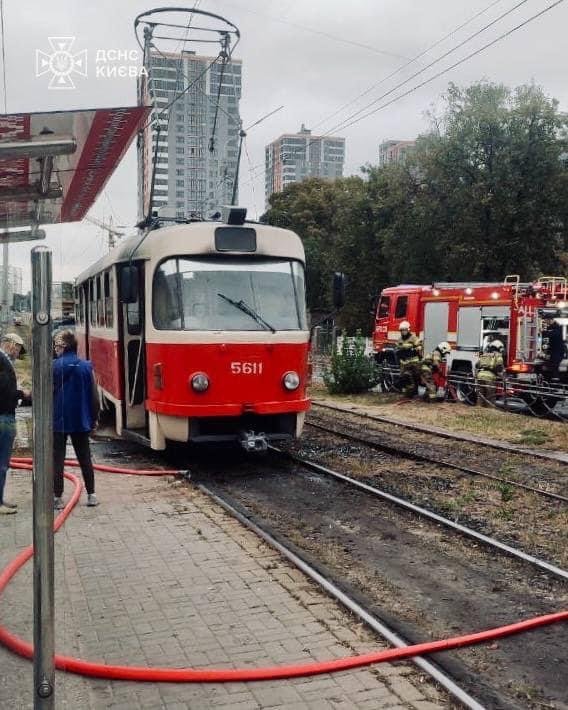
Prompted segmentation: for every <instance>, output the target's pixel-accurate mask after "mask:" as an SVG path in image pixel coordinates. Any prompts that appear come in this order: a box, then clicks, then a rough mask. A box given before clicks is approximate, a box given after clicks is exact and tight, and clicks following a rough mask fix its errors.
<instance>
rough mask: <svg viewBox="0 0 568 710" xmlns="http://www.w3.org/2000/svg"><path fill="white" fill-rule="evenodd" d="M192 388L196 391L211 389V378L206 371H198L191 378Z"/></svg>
mask: <svg viewBox="0 0 568 710" xmlns="http://www.w3.org/2000/svg"><path fill="white" fill-rule="evenodd" d="M190 382H191V388H192V389H193V390H195V391H196V392H205V390H207V389H209V378H208V377H207V375H206V374H205V373H204V372H196V373H195V375H192V376H191V379H190Z"/></svg>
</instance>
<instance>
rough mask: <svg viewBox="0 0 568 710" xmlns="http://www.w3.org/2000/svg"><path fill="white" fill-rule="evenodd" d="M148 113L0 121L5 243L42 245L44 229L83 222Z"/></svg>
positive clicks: (130, 110) (1, 237) (91, 112)
mask: <svg viewBox="0 0 568 710" xmlns="http://www.w3.org/2000/svg"><path fill="white" fill-rule="evenodd" d="M149 110H150V108H149V107H148V106H131V107H120V108H105V109H87V110H73V111H54V112H48V113H19V114H1V115H0V241H6V240H7V241H23V240H25V239H33V238H38V237H39V238H41V236H42V235H41V234H40V230H38V227H39V226H40V225H44V224H55V223H59V222H77V221H79V220H81V219H83V217H84V216H85V215H86V214H87V212H88V211H89V209H90V208H91V207H92V205H93V203H94V202H95V200H96V199H97V197H98V195H99V194H100V192H101V190H102V189H103V188H104V186H105V184H106V183H107V181H108V179H109V178H110V176H111V175H112V173H113V172H114V170H115V168H116V166H117V165H118V163H119V162H120V160H121V159H122V157H123V155H124V153H125V152H126V150H127V148H128V147H129V145H130V143H131V142H132V139H133V138H134V136H135V135H136V133H137V131H139V130H140V128H141V127H142V125H143V124H144V122H145V121H146V119H147V116H148V112H149ZM9 230H12V231H9ZM14 230H15V231H14ZM34 234H35V235H36V236H35V237H34Z"/></svg>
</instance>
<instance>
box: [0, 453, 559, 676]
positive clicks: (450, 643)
mask: <svg viewBox="0 0 568 710" xmlns="http://www.w3.org/2000/svg"><path fill="white" fill-rule="evenodd" d="M66 464H67V465H68V466H78V463H77V462H76V461H66ZM10 465H11V467H12V468H20V469H31V468H32V465H31V459H24V458H15V459H12V461H11V462H10ZM95 468H96V469H97V470H98V471H106V472H109V473H122V474H133V475H146V476H166V475H172V474H174V473H177V472H176V471H154V470H150V471H135V470H132V469H125V468H116V467H114V466H101V465H96V466H95ZM65 477H66V478H67V479H68V480H70V481H71V482H72V483H73V485H74V486H75V488H74V491H73V494H72V496H71V498H70V499H69V502H68V503H67V505H66V506H65V508H64V509H63V510H62V511H61V513H59V515H58V516H57V518H56V519H55V523H54V530H55V531H56V532H57V530H59V528H60V527H61V526H62V525H63V523H64V522H65V520H66V518H67V517H68V515H69V514H70V513H71V511H72V509H73V508H74V506H75V505H76V503H77V501H78V500H79V497H80V495H81V482H80V481H79V479H78V478H77V477H76V476H74V475H73V474H71V473H65ZM32 555H33V547H32V546H31V545H30V546H29V547H27V548H26V549H24V550H22V552H20V553H19V554H18V555H17V557H15V558H14V559H13V560H12V562H10V563H8V565H6V567H5V568H4V569H3V570H2V571H1V572H0V595H1V594H2V592H3V591H4V589H5V588H6V586H7V585H8V583H9V582H10V580H11V579H12V577H14V575H15V574H16V573H17V572H18V570H19V569H20V568H21V567H22V566H23V565H24V564H25V563H26V562H27V561H28V560H29V559H30V557H31V556H32ZM562 621H568V611H561V612H557V613H555V614H546V615H545V616H537V617H535V618H533V619H527V620H526V621H520V622H517V623H515V624H509V625H507V626H501V627H498V628H495V629H488V630H487V631H479V632H477V633H473V634H468V635H466V636H456V637H454V638H450V639H446V640H441V641H429V642H427V643H420V644H416V645H414V646H406V647H404V648H393V649H388V650H386V651H375V652H373V653H366V654H363V655H360V656H350V657H348V658H340V659H336V660H332V661H323V662H317V663H312V662H310V663H303V664H296V665H288V666H275V667H268V668H235V669H224V668H223V669H200V670H195V669H193V668H148V667H143V666H111V665H106V664H104V663H91V662H90V661H82V660H80V659H78V658H72V657H70V656H59V655H56V656H55V667H56V668H57V669H58V670H62V671H68V672H69V673H77V674H78V675H83V676H91V677H93V678H107V679H112V680H136V681H150V682H154V683H157V682H162V683H207V682H209V683H226V682H235V681H252V680H275V679H283V678H298V677H301V676H311V675H318V674H320V673H332V672H334V671H343V670H348V669H350V668H359V667H361V666H367V665H370V664H372V663H383V662H385V661H391V662H392V661H400V660H402V659H405V658H412V657H413V656H423V655H425V654H429V653H435V652H437V651H449V650H451V649H453V648H461V647H463V646H472V645H474V644H479V643H483V642H485V641H494V640H495V639H499V638H503V637H505V636H510V635H512V634H518V633H521V632H523V631H530V630H531V629H537V628H539V627H542V626H547V625H550V624H554V623H558V622H562ZM0 643H2V644H3V645H4V646H6V648H8V649H10V650H11V651H13V652H14V653H17V654H18V655H20V656H23V657H24V658H29V659H32V658H33V646H32V644H31V643H28V642H27V641H24V640H23V639H21V638H19V637H18V636H16V635H15V634H12V633H10V631H8V630H7V629H6V628H5V627H3V626H0Z"/></svg>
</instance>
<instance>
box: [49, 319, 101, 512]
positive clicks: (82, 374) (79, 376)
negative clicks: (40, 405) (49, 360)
mask: <svg viewBox="0 0 568 710" xmlns="http://www.w3.org/2000/svg"><path fill="white" fill-rule="evenodd" d="M53 347H54V350H55V355H56V359H55V360H54V361H53V476H54V486H53V489H54V495H55V501H54V507H55V509H56V510H60V509H61V508H63V500H62V496H63V469H64V466H65V447H66V445H67V437H68V436H69V437H71V443H72V444H73V448H74V449H75V454H76V455H77V460H78V461H79V465H80V467H81V473H82V474H83V480H84V481H85V488H86V489H87V505H88V506H95V505H98V501H97V498H96V496H95V472H94V469H93V463H92V461H91V450H90V446H89V434H90V433H91V431H92V430H93V429H94V428H95V425H96V422H97V417H98V414H99V407H100V403H99V395H98V391H97V385H96V382H95V378H94V375H93V366H92V365H91V363H90V362H89V361H88V360H81V358H80V357H79V356H78V355H77V338H76V337H75V334H74V333H73V331H71V330H62V331H59V332H58V333H57V334H56V335H55V338H54V341H53Z"/></svg>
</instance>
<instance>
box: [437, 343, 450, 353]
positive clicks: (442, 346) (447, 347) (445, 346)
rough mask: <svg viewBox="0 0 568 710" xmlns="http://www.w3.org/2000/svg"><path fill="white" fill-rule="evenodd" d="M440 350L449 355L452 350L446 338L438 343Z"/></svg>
mask: <svg viewBox="0 0 568 710" xmlns="http://www.w3.org/2000/svg"><path fill="white" fill-rule="evenodd" d="M438 350H439V351H440V352H441V353H442V355H449V353H451V352H452V348H451V346H450V344H449V343H448V342H446V341H445V340H444V341H443V342H442V343H440V344H439V345H438Z"/></svg>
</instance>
